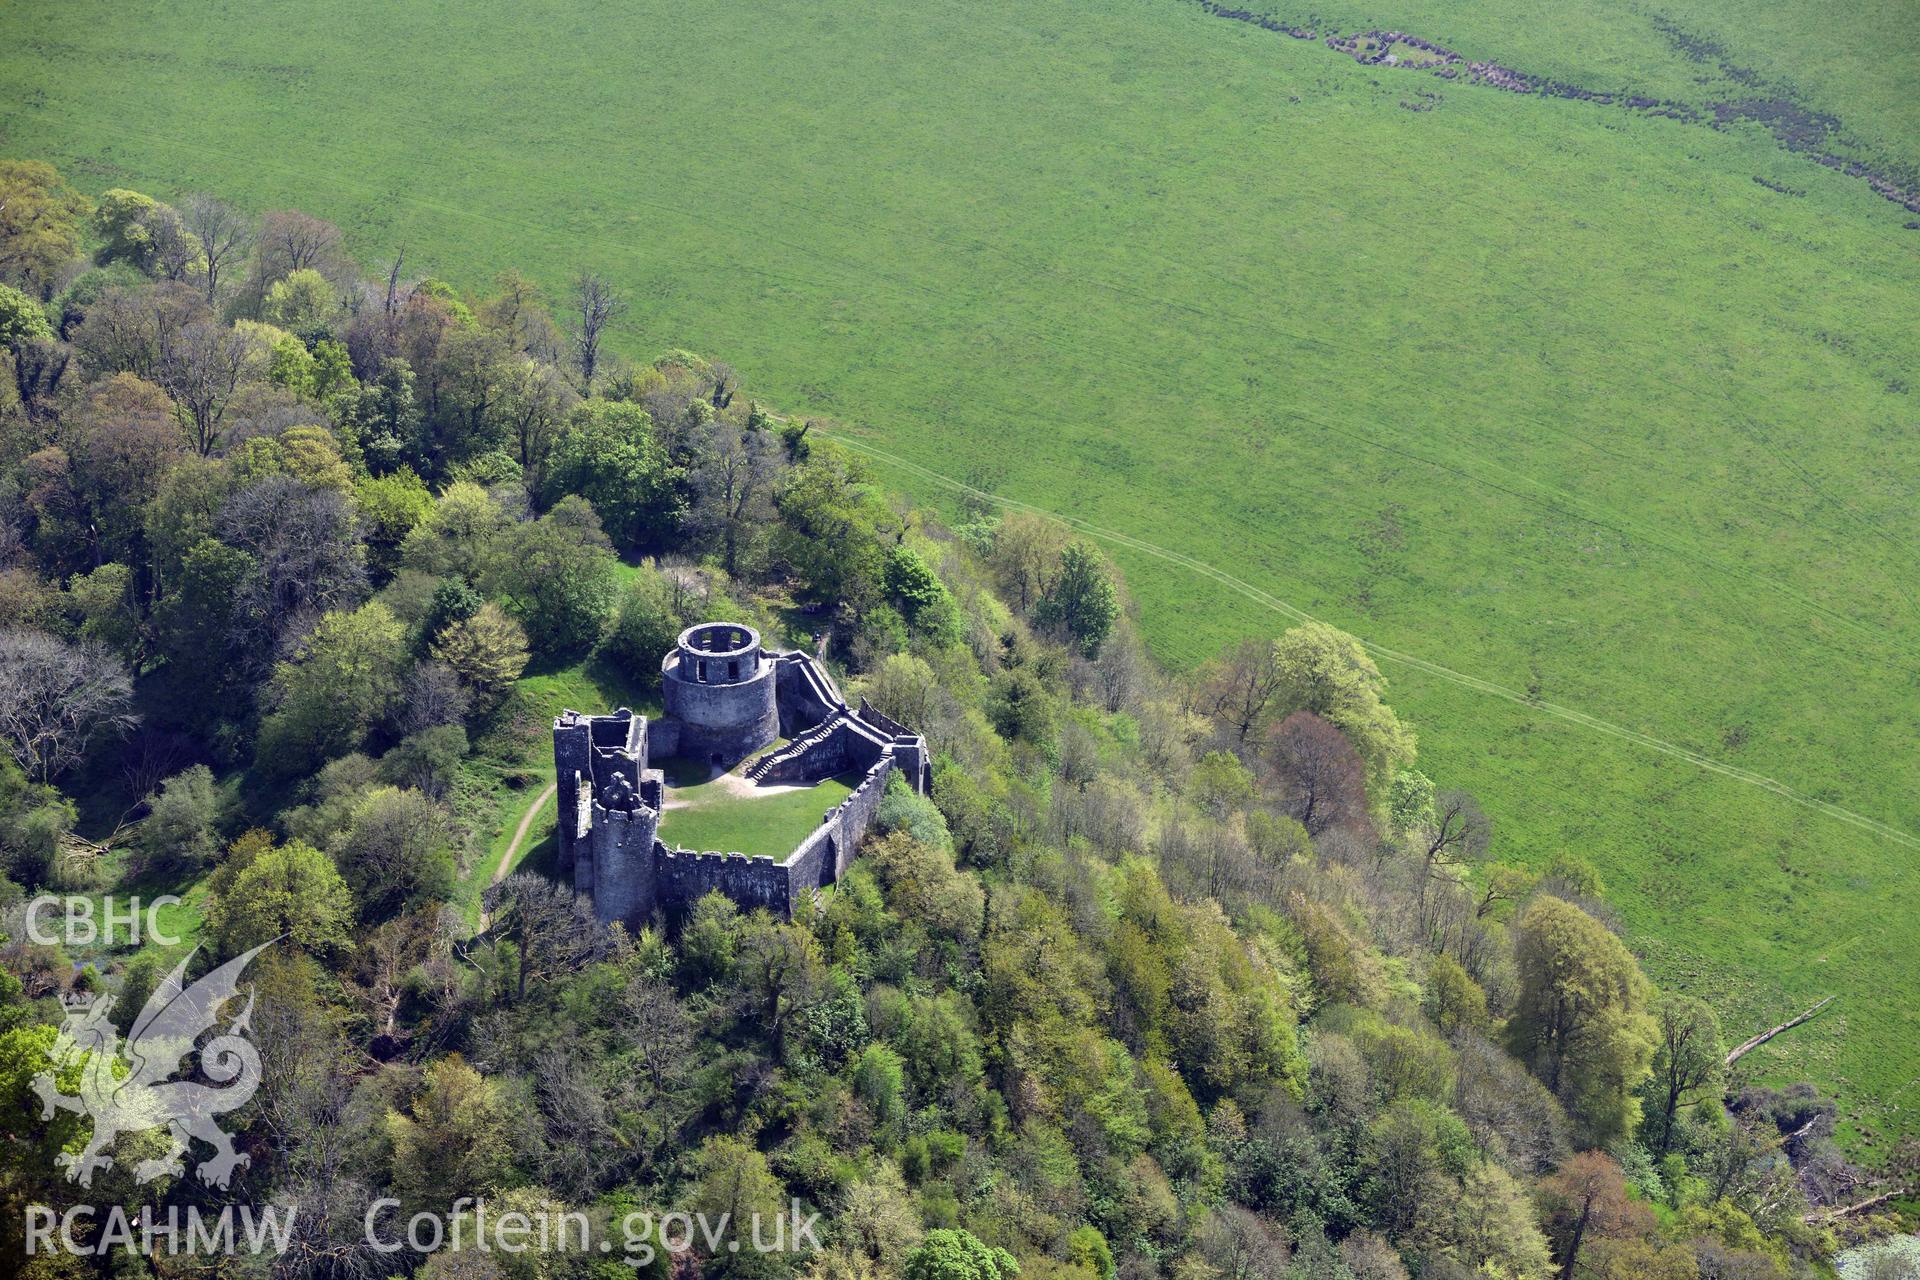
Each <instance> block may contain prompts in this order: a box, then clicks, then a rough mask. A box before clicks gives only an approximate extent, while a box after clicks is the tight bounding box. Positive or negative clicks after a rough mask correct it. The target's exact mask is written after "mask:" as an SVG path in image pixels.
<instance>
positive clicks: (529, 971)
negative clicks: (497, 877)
mask: <svg viewBox="0 0 1920 1280" xmlns="http://www.w3.org/2000/svg"><path fill="white" fill-rule="evenodd" d="M483 901H484V903H485V906H486V908H487V911H488V912H489V913H490V914H491V916H492V920H493V925H492V929H491V932H493V933H495V934H497V935H499V936H501V937H504V938H508V939H511V940H512V941H513V942H514V943H515V944H517V945H518V947H519V949H520V957H519V970H520V971H519V974H518V976H517V979H516V981H515V984H514V986H515V990H514V998H515V999H516V1000H519V999H522V998H524V997H525V996H526V994H527V985H528V980H529V979H530V978H531V979H535V980H537V981H538V982H539V983H541V984H545V983H547V982H549V981H551V980H552V979H554V978H557V977H559V976H561V975H563V974H567V973H572V972H575V971H576V970H579V969H581V968H584V967H585V966H586V965H588V964H591V963H592V962H593V961H595V960H597V959H599V958H600V957H601V956H602V955H603V954H605V951H606V947H607V941H608V940H607V934H606V931H605V930H603V929H602V928H601V927H600V925H599V923H598V922H597V921H596V920H595V919H594V918H593V909H592V908H591V907H589V906H587V905H586V903H585V902H584V901H583V900H582V899H580V898H579V897H577V896H576V895H575V894H574V892H573V890H572V889H570V888H568V887H567V886H565V885H558V884H555V883H554V882H553V881H551V880H548V879H547V878H546V877H544V876H540V875H535V874H534V873H533V872H530V871H518V872H515V873H514V874H513V875H510V876H508V877H507V878H506V879H505V880H502V881H501V882H500V883H499V884H496V885H494V886H493V887H492V888H490V889H488V890H487V892H486V894H485V896H484V899H483Z"/></svg>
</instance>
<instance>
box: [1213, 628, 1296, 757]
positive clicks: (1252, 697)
mask: <svg viewBox="0 0 1920 1280" xmlns="http://www.w3.org/2000/svg"><path fill="white" fill-rule="evenodd" d="M1281 683H1282V678H1281V674H1280V665H1279V663H1277V662H1275V661H1274V654H1273V642H1272V641H1270V640H1246V641H1242V642H1241V643H1240V645H1239V646H1238V647H1236V648H1235V649H1234V651H1233V652H1232V653H1230V654H1228V655H1227V656H1226V657H1225V658H1223V659H1221V660H1220V661H1218V662H1215V663H1212V664H1210V665H1209V666H1208V667H1207V668H1206V669H1205V670H1204V671H1203V672H1202V674H1201V683H1200V687H1199V689H1198V691H1197V693H1196V696H1195V706H1194V709H1195V710H1197V711H1199V712H1200V713H1201V714H1202V715H1205V716H1208V717H1209V718H1211V719H1212V720H1213V721H1214V722H1215V723H1216V724H1218V725H1219V726H1220V730H1221V735H1222V736H1223V737H1225V738H1227V739H1228V741H1230V742H1231V743H1232V744H1233V745H1234V746H1236V747H1242V746H1245V745H1246V741H1247V739H1248V738H1249V737H1251V736H1252V734H1253V731H1254V728H1255V726H1257V725H1259V724H1260V722H1261V720H1262V719H1263V718H1264V717H1265V716H1266V714H1267V709H1268V708H1269V707H1270V706H1272V705H1273V700H1274V698H1275V697H1277V696H1278V695H1279V693H1280V686H1281Z"/></svg>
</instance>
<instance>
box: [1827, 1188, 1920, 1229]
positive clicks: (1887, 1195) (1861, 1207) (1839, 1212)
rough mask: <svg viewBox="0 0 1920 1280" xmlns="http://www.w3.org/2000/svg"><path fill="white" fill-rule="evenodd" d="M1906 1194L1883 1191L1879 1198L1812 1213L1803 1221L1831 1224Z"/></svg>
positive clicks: (1870, 1198)
mask: <svg viewBox="0 0 1920 1280" xmlns="http://www.w3.org/2000/svg"><path fill="white" fill-rule="evenodd" d="M1905 1194H1906V1192H1905V1191H1882V1192H1881V1193H1880V1194H1879V1195H1877V1196H1869V1197H1868V1198H1867V1199H1865V1200H1861V1201H1857V1202H1856V1203H1854V1204H1850V1205H1846V1206H1844V1207H1842V1208H1839V1209H1822V1210H1821V1211H1820V1212H1818V1213H1810V1214H1808V1215H1807V1216H1806V1218H1805V1219H1803V1221H1806V1222H1831V1221H1833V1220H1834V1219H1835V1218H1844V1217H1847V1216H1848V1215H1849V1214H1855V1213H1861V1212H1864V1211H1865V1210H1868V1209H1871V1208H1873V1207H1874V1206H1875V1205H1877V1204H1885V1203H1886V1202H1887V1201H1889V1200H1898V1199H1899V1198H1900V1197H1901V1196H1903V1195H1905Z"/></svg>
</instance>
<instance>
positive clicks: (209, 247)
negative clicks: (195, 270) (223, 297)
mask: <svg viewBox="0 0 1920 1280" xmlns="http://www.w3.org/2000/svg"><path fill="white" fill-rule="evenodd" d="M182 214H183V217H184V219H185V222H186V228H187V230H188V231H191V232H192V233H193V234H194V237H195V238H196V239H198V240H199V241H200V274H201V276H202V278H204V279H205V281H206V284H207V305H209V306H212V305H213V303H214V300H215V299H216V298H217V297H218V296H219V293H220V277H221V275H222V274H224V273H225V272H226V270H227V268H229V267H231V266H233V265H234V264H235V263H236V262H238V261H240V260H241V259H242V258H245V257H246V255H247V249H248V248H249V247H250V246H251V245H252V244H253V228H252V226H250V225H249V224H248V221H247V219H246V218H244V217H242V216H241V215H240V211H239V210H238V209H235V208H234V207H233V206H232V205H230V204H228V203H226V202H225V201H223V200H216V199H214V198H213V197H212V196H205V195H195V196H188V197H187V199H186V207H185V208H184V210H183V211H182Z"/></svg>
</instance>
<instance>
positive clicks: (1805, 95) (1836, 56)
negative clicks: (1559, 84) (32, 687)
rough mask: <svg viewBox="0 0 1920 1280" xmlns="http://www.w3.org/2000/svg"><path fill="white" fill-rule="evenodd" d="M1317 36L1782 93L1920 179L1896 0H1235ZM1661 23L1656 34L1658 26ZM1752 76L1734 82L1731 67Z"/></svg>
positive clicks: (1722, 95) (1734, 94)
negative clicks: (1363, 35)
mask: <svg viewBox="0 0 1920 1280" xmlns="http://www.w3.org/2000/svg"><path fill="white" fill-rule="evenodd" d="M1229 7H1232V8H1240V7H1245V8H1250V9H1253V10H1255V11H1257V12H1261V13H1266V14H1270V15H1272V16H1274V17H1277V18H1280V19H1282V20H1283V21H1285V22H1288V23H1298V24H1305V25H1307V26H1310V27H1313V28H1315V29H1317V30H1318V31H1319V32H1321V33H1323V34H1324V33H1327V32H1333V31H1339V32H1355V31H1363V30H1368V29H1374V30H1399V31H1405V32H1407V33H1409V34H1411V35H1417V36H1424V37H1426V38H1427V39H1429V40H1433V41H1435V42H1437V43H1439V44H1441V45H1444V46H1446V47H1447V48H1450V49H1452V50H1454V51H1455V52H1457V53H1459V54H1460V55H1461V56H1463V57H1465V58H1467V59H1469V60H1488V61H1496V62H1501V63H1503V64H1505V65H1507V66H1510V67H1513V68H1515V69H1516V70H1519V71H1524V72H1527V73H1529V74H1532V75H1537V76H1544V77H1546V78H1549V79H1554V80H1561V81H1565V82H1567V83H1569V84H1577V85H1581V86H1583V87H1585V88H1589V89H1594V90H1602V91H1617V92H1622V93H1627V94H1637V95H1642V96H1646V97H1653V98H1662V99H1666V100H1669V101H1677V102H1686V103H1691V104H1694V105H1696V106H1698V105H1702V104H1704V103H1708V102H1718V101H1740V100H1743V99H1748V98H1755V97H1778V96H1781V95H1783V94H1786V95H1790V96H1791V97H1792V98H1793V99H1794V100H1795V101H1796V102H1798V103H1799V104H1800V105H1802V106H1803V107H1806V108H1808V109H1811V110H1814V111H1821V112H1825V113H1827V114H1828V115H1831V116H1834V117H1836V118H1837V119H1838V120H1839V121H1840V129H1839V132H1838V134H1837V136H1836V137H1834V138H1833V139H1831V140H1830V141H1831V143H1832V145H1835V146H1837V147H1838V148H1839V150H1840V152H1841V153H1842V154H1844V155H1846V156H1847V157H1848V158H1849V159H1859V160H1862V161H1864V162H1867V163H1870V164H1874V165H1876V166H1886V167H1889V168H1893V169H1898V170H1900V171H1902V172H1905V173H1906V174H1908V175H1920V94H1915V93H1914V91H1913V81H1912V68H1913V66H1914V63H1915V61H1916V59H1920V23H1916V22H1915V21H1914V18H1913V10H1912V6H1911V5H1909V4H1907V3H1905V2H1904V0H1859V2H1858V3H1854V4H1848V5H1820V4H1810V3H1796V2H1793V0H1789V2H1787V3H1770V4H1755V3H1753V0H1669V2H1668V3H1664V4H1660V5H1656V6H1649V5H1647V4H1644V3H1642V2H1641V0H1581V3H1579V4H1578V5H1566V4H1556V5H1544V4H1541V3H1539V0H1473V3H1470V4H1469V3H1462V0H1298V2H1297V3H1296V2H1293V0H1258V2H1257V3H1253V4H1250V5H1244V6H1243V5H1232V6H1229ZM1663 25H1664V26H1665V27H1666V30H1665V31H1663V30H1662V26H1663ZM1729 65H1730V66H1732V67H1736V68H1739V69H1740V70H1742V71H1744V72H1746V73H1749V74H1748V75H1746V76H1745V77H1743V78H1742V79H1739V80H1736V79H1734V78H1732V77H1730V76H1729V75H1728V74H1727V67H1728V66H1729Z"/></svg>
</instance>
